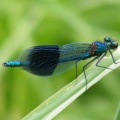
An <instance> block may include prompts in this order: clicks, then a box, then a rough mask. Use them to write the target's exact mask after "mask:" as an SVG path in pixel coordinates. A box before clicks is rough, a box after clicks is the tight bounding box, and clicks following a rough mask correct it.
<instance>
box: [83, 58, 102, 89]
mask: <svg viewBox="0 0 120 120" xmlns="http://www.w3.org/2000/svg"><path fill="white" fill-rule="evenodd" d="M99 57H100V56H97V57H95V58H94V59H92V60H91V61H89V62H88V63H87V64H85V65H84V66H83V72H84V76H85V80H86V90H87V84H88V82H87V77H86V73H85V68H86V67H87V66H88V65H89V64H90V63H91V62H93V61H94V60H96V59H98V58H99Z"/></svg>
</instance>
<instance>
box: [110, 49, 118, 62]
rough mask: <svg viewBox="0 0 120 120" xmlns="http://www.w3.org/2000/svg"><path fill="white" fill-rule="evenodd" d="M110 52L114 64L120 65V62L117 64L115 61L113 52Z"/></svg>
mask: <svg viewBox="0 0 120 120" xmlns="http://www.w3.org/2000/svg"><path fill="white" fill-rule="evenodd" d="M108 51H109V53H110V55H111V57H112V60H113V62H114V63H115V64H118V63H120V62H118V63H116V61H115V59H114V56H113V54H112V52H111V50H110V49H108Z"/></svg>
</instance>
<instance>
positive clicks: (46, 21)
mask: <svg viewBox="0 0 120 120" xmlns="http://www.w3.org/2000/svg"><path fill="white" fill-rule="evenodd" d="M105 36H109V37H112V38H114V39H115V40H117V41H118V43H120V1H119V0H1V1H0V64H1V66H0V120H19V119H21V118H23V117H24V116H25V115H27V114H28V113H29V112H30V111H32V110H33V109H34V108H35V107H37V106H38V105H39V104H41V103H42V102H43V101H45V100H46V99H47V98H49V97H50V96H51V95H53V94H54V93H55V92H57V91H58V90H60V89H61V88H62V87H64V86H65V85H67V84H68V83H70V82H71V81H72V80H73V79H74V78H75V68H73V69H71V70H69V71H67V72H65V73H63V74H61V75H58V76H52V77H38V76H34V75H32V74H29V73H27V72H26V71H24V70H22V69H19V68H5V67H3V66H2V63H3V62H5V61H9V60H15V59H16V57H17V56H18V54H19V53H20V51H22V50H23V49H25V48H28V47H30V46H34V45H47V44H48V45H49V44H58V45H63V44H68V43H72V42H90V43H92V42H93V41H95V40H101V41H102V40H103V38H104V37H105ZM85 63H87V61H82V62H80V63H79V66H78V68H79V73H81V72H82V66H83V64H85ZM119 71H120V68H118V69H116V70H114V71H113V72H111V73H110V74H108V75H107V76H105V77H104V78H103V79H102V80H101V81H100V82H98V83H97V84H95V85H94V86H93V87H91V88H90V89H89V90H87V91H86V92H85V93H84V94H83V95H82V96H80V97H79V98H78V99H77V100H75V101H74V102H73V103H72V104H71V105H69V106H68V107H67V108H66V109H65V110H63V111H62V112H61V113H60V114H59V115H57V116H56V117H55V118H54V120H73V119H74V120H111V119H113V117H114V115H115V112H116V109H117V107H118V104H119V100H120V93H119V91H120V75H119V74H120V73H119Z"/></svg>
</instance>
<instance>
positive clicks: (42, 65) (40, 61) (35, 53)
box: [17, 43, 91, 76]
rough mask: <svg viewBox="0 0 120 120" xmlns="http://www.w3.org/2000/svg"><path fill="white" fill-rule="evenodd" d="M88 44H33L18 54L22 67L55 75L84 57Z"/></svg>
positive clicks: (41, 74) (39, 72) (87, 50)
mask: <svg viewBox="0 0 120 120" xmlns="http://www.w3.org/2000/svg"><path fill="white" fill-rule="evenodd" d="M90 49H91V47H90V44H81V43H76V44H75V43H74V44H67V45H63V46H61V47H59V46H56V45H48V46H34V47H31V48H29V49H27V50H25V51H23V52H22V53H21V54H20V55H19V56H18V59H17V60H18V61H20V62H21V63H22V68H23V69H25V70H26V71H28V72H30V73H32V74H35V75H39V76H48V75H56V74H60V73H62V72H65V71H66V70H68V69H70V68H71V67H73V66H74V65H75V62H76V61H79V60H82V59H84V58H85V57H86V56H87V54H89V51H90Z"/></svg>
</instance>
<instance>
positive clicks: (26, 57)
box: [3, 37, 118, 88]
mask: <svg viewBox="0 0 120 120" xmlns="http://www.w3.org/2000/svg"><path fill="white" fill-rule="evenodd" d="M116 48H118V43H117V42H116V41H115V40H113V39H111V38H109V37H105V38H104V41H103V42H98V41H96V42H93V43H72V44H66V45H63V46H58V45H45V46H33V47H31V48H28V49H26V50H24V51H23V52H21V53H20V55H19V56H18V58H17V60H16V61H8V62H5V63H3V66H5V67H22V68H23V69H24V70H26V71H28V72H30V73H32V74H34V75H38V76H49V75H56V74H60V73H63V72H65V71H66V70H68V69H70V68H71V67H73V66H75V65H76V64H77V62H79V61H81V60H86V59H88V58H91V57H94V58H93V59H92V60H91V61H89V62H88V63H87V64H85V65H84V66H83V72H84V76H85V80H86V86H87V77H86V74H85V67H86V66H87V65H88V64H90V63H91V62H93V61H94V60H96V59H98V58H99V59H98V61H97V62H96V66H97V67H103V68H106V67H104V66H99V65H98V64H99V62H100V61H101V60H102V58H103V57H104V56H106V54H107V52H109V53H110V55H111V57H112V60H113V62H114V63H115V64H117V63H116V61H115V59H114V57H113V54H112V52H111V50H114V49H116ZM86 88H87V87H86Z"/></svg>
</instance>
